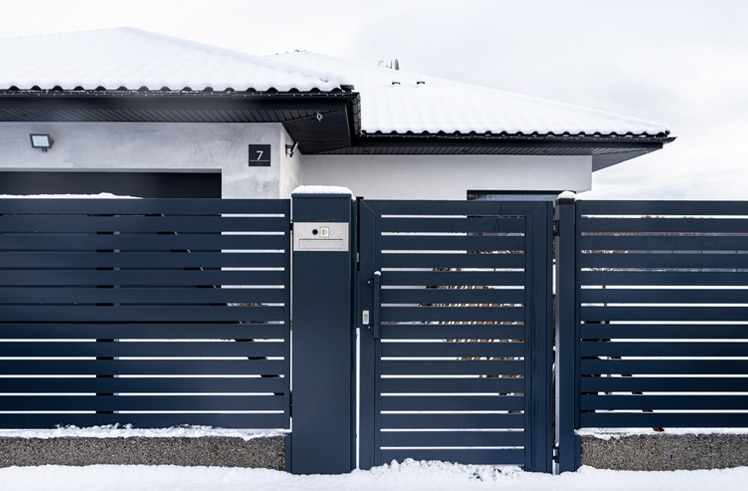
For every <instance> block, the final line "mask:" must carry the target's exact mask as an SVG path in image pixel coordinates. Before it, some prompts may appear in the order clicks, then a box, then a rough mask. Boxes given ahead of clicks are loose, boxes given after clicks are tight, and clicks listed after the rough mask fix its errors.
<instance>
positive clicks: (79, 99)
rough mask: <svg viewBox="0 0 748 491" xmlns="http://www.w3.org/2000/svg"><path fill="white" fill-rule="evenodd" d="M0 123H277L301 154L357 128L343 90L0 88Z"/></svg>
mask: <svg viewBox="0 0 748 491" xmlns="http://www.w3.org/2000/svg"><path fill="white" fill-rule="evenodd" d="M0 121H17V122H21V121H52V122H127V123H131V122H159V123H164V122H179V123H281V124H283V125H284V127H285V128H286V130H287V131H288V133H289V134H290V135H291V138H293V139H294V141H298V142H299V149H300V151H301V152H302V153H316V152H321V151H327V150H334V149H339V148H345V147H349V146H350V145H351V139H352V135H354V134H356V133H357V132H358V131H359V129H358V128H359V127H360V100H359V95H358V94H357V93H355V92H351V91H348V90H334V91H331V92H323V91H317V90H314V91H308V92H302V91H290V92H277V91H274V90H266V91H244V92H235V91H221V92H216V91H212V90H202V91H192V90H187V89H185V90H178V91H173V90H168V89H165V90H157V91H154V90H148V89H144V90H137V91H133V90H127V89H121V90H106V89H101V90H61V89H60V90H41V89H38V90H17V89H15V90H3V91H0Z"/></svg>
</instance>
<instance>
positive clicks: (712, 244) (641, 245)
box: [577, 235, 748, 252]
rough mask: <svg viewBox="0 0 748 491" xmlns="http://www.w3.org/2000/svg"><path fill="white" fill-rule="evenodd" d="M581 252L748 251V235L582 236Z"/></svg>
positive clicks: (580, 241)
mask: <svg viewBox="0 0 748 491" xmlns="http://www.w3.org/2000/svg"><path fill="white" fill-rule="evenodd" d="M577 248H578V249H579V250H592V251H690V252H695V251H746V250H748V235H740V236H728V235H723V236H707V235H693V236H690V235H678V236H676V235H670V236H667V235H659V236H658V235H645V236H633V235H580V236H577Z"/></svg>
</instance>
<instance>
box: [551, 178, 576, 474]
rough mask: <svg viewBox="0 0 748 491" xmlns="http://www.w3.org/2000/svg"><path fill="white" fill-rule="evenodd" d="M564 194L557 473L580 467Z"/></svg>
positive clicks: (572, 219)
mask: <svg viewBox="0 0 748 491" xmlns="http://www.w3.org/2000/svg"><path fill="white" fill-rule="evenodd" d="M574 203H575V197H574V196H573V195H571V194H569V195H568V196H567V195H566V193H564V194H562V195H561V196H559V198H558V200H557V201H556V215H555V222H556V232H557V235H558V236H557V242H556V298H555V301H556V319H555V331H556V447H557V451H558V471H559V472H567V471H575V470H576V469H578V468H579V465H580V450H581V448H580V439H579V436H577V435H576V434H575V426H576V419H577V410H578V398H577V394H578V391H577V370H576V366H577V349H576V348H577V335H576V332H577V322H576V317H577V316H576V311H577V309H576V274H575V273H576V226H575V223H576V209H575V205H574Z"/></svg>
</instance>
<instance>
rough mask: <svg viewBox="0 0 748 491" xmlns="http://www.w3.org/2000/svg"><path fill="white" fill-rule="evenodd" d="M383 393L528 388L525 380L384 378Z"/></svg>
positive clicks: (456, 391) (516, 390)
mask: <svg viewBox="0 0 748 491" xmlns="http://www.w3.org/2000/svg"><path fill="white" fill-rule="evenodd" d="M381 387H382V388H381V392H382V393H399V394H408V393H413V394H423V393H434V394H461V393H466V392H469V393H473V392H474V393H496V394H497V395H498V394H500V393H517V392H523V391H524V390H525V388H526V384H525V380H524V379H523V378H421V379H416V378H392V379H390V378H384V379H382V381H381Z"/></svg>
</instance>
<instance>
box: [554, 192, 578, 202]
mask: <svg viewBox="0 0 748 491" xmlns="http://www.w3.org/2000/svg"><path fill="white" fill-rule="evenodd" d="M557 199H573V200H575V199H577V193H575V192H574V191H564V192H563V193H561V194H559V195H558V198H557Z"/></svg>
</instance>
